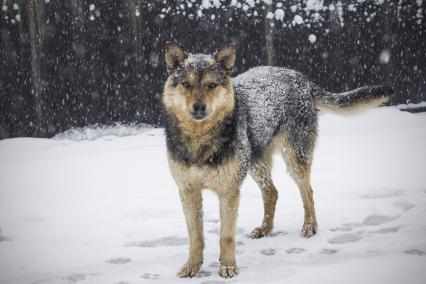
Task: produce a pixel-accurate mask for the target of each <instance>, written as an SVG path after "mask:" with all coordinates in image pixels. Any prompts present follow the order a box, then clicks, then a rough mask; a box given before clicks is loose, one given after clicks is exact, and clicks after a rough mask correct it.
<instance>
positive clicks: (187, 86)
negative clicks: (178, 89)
mask: <svg viewBox="0 0 426 284" xmlns="http://www.w3.org/2000/svg"><path fill="white" fill-rule="evenodd" d="M182 86H183V87H184V88H185V89H188V90H189V89H191V84H189V83H188V82H183V83H182Z"/></svg>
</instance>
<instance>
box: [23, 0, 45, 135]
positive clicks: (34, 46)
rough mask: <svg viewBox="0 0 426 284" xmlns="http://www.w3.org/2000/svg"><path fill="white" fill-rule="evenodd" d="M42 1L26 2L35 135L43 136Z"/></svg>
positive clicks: (32, 0) (31, 0) (30, 0)
mask: <svg viewBox="0 0 426 284" xmlns="http://www.w3.org/2000/svg"><path fill="white" fill-rule="evenodd" d="M43 3H44V1H36V0H28V2H27V10H28V18H29V21H28V23H29V31H30V39H31V71H32V74H31V75H32V76H31V77H32V85H33V88H32V94H33V96H34V110H35V116H36V123H35V124H36V135H37V136H44V135H45V134H46V127H45V125H44V120H43V111H44V110H43V96H42V78H41V68H40V55H41V47H42V37H41V34H40V32H41V28H40V24H41V20H42V19H43V16H44V15H43V12H44V11H43V8H44V6H43Z"/></svg>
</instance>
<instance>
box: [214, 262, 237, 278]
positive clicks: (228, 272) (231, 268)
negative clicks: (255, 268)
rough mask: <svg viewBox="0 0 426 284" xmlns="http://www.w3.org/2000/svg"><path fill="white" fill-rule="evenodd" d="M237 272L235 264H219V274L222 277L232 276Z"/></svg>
mask: <svg viewBox="0 0 426 284" xmlns="http://www.w3.org/2000/svg"><path fill="white" fill-rule="evenodd" d="M238 273H239V271H238V267H237V266H236V265H221V266H220V268H219V275H220V276H221V277H224V278H232V277H235V276H237V275H238Z"/></svg>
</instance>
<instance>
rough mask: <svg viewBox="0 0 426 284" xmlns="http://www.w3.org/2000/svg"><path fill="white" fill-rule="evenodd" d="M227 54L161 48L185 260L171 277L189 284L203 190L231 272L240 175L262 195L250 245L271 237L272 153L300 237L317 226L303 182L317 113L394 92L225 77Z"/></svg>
mask: <svg viewBox="0 0 426 284" xmlns="http://www.w3.org/2000/svg"><path fill="white" fill-rule="evenodd" d="M235 53H236V51H235V47H232V46H230V47H226V48H223V49H221V50H219V51H217V52H216V53H214V54H212V55H206V54H191V53H188V52H186V51H184V50H183V49H181V48H180V47H178V46H177V45H176V44H174V43H171V42H168V43H167V44H166V48H165V62H166V65H167V73H168V78H167V81H166V83H165V85H164V92H163V97H162V102H163V106H164V109H165V121H166V122H165V132H166V140H167V153H168V162H169V167H170V170H171V173H172V176H173V178H174V180H175V182H176V184H177V186H178V187H179V194H180V199H181V203H182V208H183V212H184V214H185V219H186V224H187V230H188V234H189V257H188V261H187V262H186V263H185V264H184V265H183V267H182V268H181V270H180V272H179V273H178V276H179V277H194V276H196V275H197V273H198V272H199V270H200V267H201V265H202V263H203V248H204V242H203V222H202V221H203V220H202V219H203V216H202V215H203V212H202V195H201V191H202V189H205V188H209V189H211V190H213V191H214V192H216V193H217V195H218V197H219V203H220V220H221V223H220V259H219V260H220V269H219V275H220V276H222V277H225V278H230V277H234V276H236V275H237V274H238V268H237V264H236V260H235V230H236V221H237V212H238V204H239V197H240V186H241V184H242V182H243V180H244V178H245V177H246V175H247V173H249V174H250V175H251V177H252V178H253V179H254V180H255V181H256V183H257V185H258V186H259V188H260V190H261V192H262V198H263V204H264V216H263V222H262V224H261V225H260V226H259V227H256V228H255V229H254V230H253V231H252V232H251V237H252V238H261V237H263V236H266V235H268V234H270V233H271V230H272V227H273V220H274V214H275V205H276V203H277V199H278V192H277V190H276V188H275V186H274V183H273V182H272V179H271V166H272V154H273V153H274V152H276V151H278V152H280V153H281V154H282V157H283V158H284V161H285V163H286V165H287V169H288V172H289V173H290V176H291V177H292V178H293V179H294V181H295V182H296V184H297V186H298V187H299V190H300V194H301V196H302V201H303V207H304V210H305V217H304V224H303V227H302V231H301V235H302V236H303V237H307V238H309V237H311V236H313V235H315V234H316V232H317V230H318V225H317V221H316V217H315V208H314V200H313V191H312V187H311V184H310V174H311V165H312V157H313V151H314V146H315V140H316V137H317V124H318V109H320V110H326V111H332V112H337V113H342V114H350V113H356V112H359V111H361V110H364V109H367V108H370V107H375V106H379V105H381V104H383V103H385V102H386V101H388V99H389V96H390V95H391V93H392V88H390V87H386V86H370V87H362V88H358V89H356V90H353V91H349V92H345V93H331V92H327V91H324V90H322V89H321V88H320V87H318V86H317V85H316V84H314V83H312V82H310V81H309V80H308V79H307V78H306V77H305V76H304V75H302V74H301V73H299V72H296V71H294V70H290V69H286V68H280V67H272V66H261V67H255V68H252V69H250V70H248V71H247V72H245V73H242V74H240V75H239V76H237V77H235V78H231V75H232V69H233V67H234V63H235V59H236V54H235Z"/></svg>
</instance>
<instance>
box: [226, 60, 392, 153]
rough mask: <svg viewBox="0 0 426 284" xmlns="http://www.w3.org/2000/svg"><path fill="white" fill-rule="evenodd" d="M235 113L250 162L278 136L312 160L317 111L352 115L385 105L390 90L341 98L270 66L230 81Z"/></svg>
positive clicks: (293, 73)
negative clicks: (241, 119) (242, 121)
mask: <svg viewBox="0 0 426 284" xmlns="http://www.w3.org/2000/svg"><path fill="white" fill-rule="evenodd" d="M233 85H234V90H235V96H236V99H237V102H238V105H239V108H240V109H241V111H242V112H244V114H245V116H246V120H247V128H248V129H247V134H248V138H249V141H250V144H251V148H252V160H253V161H256V160H257V159H259V158H260V156H261V155H262V153H263V152H264V151H265V148H266V147H267V146H268V145H269V144H270V143H271V141H272V140H273V138H274V137H275V136H276V135H277V134H283V135H284V136H285V138H286V140H287V141H286V142H287V143H290V144H291V146H292V147H294V148H295V150H297V151H299V152H300V153H299V154H300V158H301V159H310V158H311V155H312V153H311V149H312V148H313V147H312V146H313V145H309V144H311V143H314V140H315V136H316V134H317V108H320V109H322V110H325V111H332V112H336V113H340V114H351V113H356V112H359V111H362V110H364V109H366V108H369V107H374V106H377V105H380V104H382V103H384V102H386V101H387V99H388V95H389V93H390V92H391V89H390V88H386V87H381V86H373V87H364V88H359V89H356V90H354V91H350V92H346V93H340V94H336V93H330V92H326V91H323V90H322V89H321V88H319V87H318V86H317V85H316V84H314V83H312V82H310V81H309V80H308V79H307V78H306V77H305V76H304V75H303V74H301V73H299V72H297V71H294V70H291V69H286V68H281V67H273V66H260V67H255V68H252V69H250V70H248V71H247V72H245V73H243V74H241V75H239V76H237V77H235V78H234V79H233Z"/></svg>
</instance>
